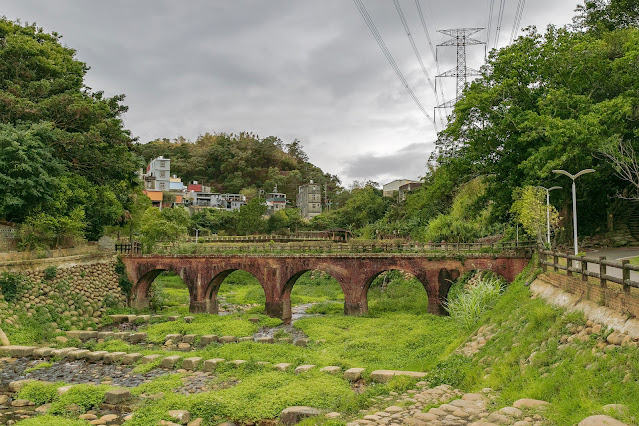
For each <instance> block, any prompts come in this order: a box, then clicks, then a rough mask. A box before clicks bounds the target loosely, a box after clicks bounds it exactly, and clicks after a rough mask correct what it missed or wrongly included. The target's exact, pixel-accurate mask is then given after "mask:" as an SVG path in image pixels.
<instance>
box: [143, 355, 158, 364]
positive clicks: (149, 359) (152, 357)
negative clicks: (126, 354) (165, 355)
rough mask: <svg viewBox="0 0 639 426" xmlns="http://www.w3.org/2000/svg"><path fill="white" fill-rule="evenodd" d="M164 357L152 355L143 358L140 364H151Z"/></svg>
mask: <svg viewBox="0 0 639 426" xmlns="http://www.w3.org/2000/svg"><path fill="white" fill-rule="evenodd" d="M161 356H162V355H159V354H152V355H146V356H143V357H142V358H141V359H140V364H149V363H151V362H154V361H155V360H157V359H158V358H160V357H161Z"/></svg>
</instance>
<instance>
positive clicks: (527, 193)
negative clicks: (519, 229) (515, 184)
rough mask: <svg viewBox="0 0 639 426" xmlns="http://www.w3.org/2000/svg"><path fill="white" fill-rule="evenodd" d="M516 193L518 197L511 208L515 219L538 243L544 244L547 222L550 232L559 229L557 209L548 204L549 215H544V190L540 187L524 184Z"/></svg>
mask: <svg viewBox="0 0 639 426" xmlns="http://www.w3.org/2000/svg"><path fill="white" fill-rule="evenodd" d="M517 194H518V197H517V198H516V200H515V202H514V203H513V205H512V208H511V211H512V212H513V214H514V215H515V220H517V222H519V223H521V225H522V226H523V228H524V229H525V230H526V232H527V233H528V234H529V235H531V236H534V237H535V238H536V239H537V242H538V243H539V244H542V245H545V244H546V234H547V229H548V223H550V229H551V232H552V231H553V230H557V229H559V213H558V212H557V209H556V208H555V207H554V206H550V207H549V211H550V212H549V216H547V215H546V213H547V210H546V208H547V206H546V192H545V191H544V190H543V189H541V188H536V187H533V186H526V187H524V188H523V189H522V190H520V191H518V192H517ZM548 219H549V220H548Z"/></svg>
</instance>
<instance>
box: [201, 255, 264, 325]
mask: <svg viewBox="0 0 639 426" xmlns="http://www.w3.org/2000/svg"><path fill="white" fill-rule="evenodd" d="M248 269H250V268H246V269H245V268H239V267H238V268H231V269H224V270H222V271H220V272H217V274H216V275H215V276H214V277H213V279H211V281H209V283H208V285H207V286H206V290H205V292H204V302H205V308H204V312H207V313H209V314H215V315H217V314H218V313H219V304H218V300H217V293H218V291H219V290H220V287H221V286H222V283H223V282H224V280H225V279H226V277H228V276H229V275H231V274H232V273H233V272H235V271H244V272H248V273H249V274H251V275H252V276H253V277H254V278H255V279H256V280H257V282H258V283H259V284H260V286H261V287H262V290H264V295H265V296H266V294H267V291H268V287H267V286H265V285H264V283H263V282H262V281H263V280H260V279H259V278H258V276H256V275H255V274H254V273H253V272H251V271H249V270H248Z"/></svg>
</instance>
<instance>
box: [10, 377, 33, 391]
mask: <svg viewBox="0 0 639 426" xmlns="http://www.w3.org/2000/svg"><path fill="white" fill-rule="evenodd" d="M36 381H37V380H33V379H24V380H14V381H13V382H10V383H9V392H20V390H21V389H22V388H23V387H24V385H26V384H27V383H31V382H36Z"/></svg>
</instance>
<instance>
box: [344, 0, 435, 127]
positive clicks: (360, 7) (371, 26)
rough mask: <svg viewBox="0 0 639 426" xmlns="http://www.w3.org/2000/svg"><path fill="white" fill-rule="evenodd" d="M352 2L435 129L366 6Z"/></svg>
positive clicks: (354, 0)
mask: <svg viewBox="0 0 639 426" xmlns="http://www.w3.org/2000/svg"><path fill="white" fill-rule="evenodd" d="M353 2H354V3H355V6H357V9H358V10H359V13H360V14H361V15H362V18H364V22H366V25H368V29H369V30H370V31H371V34H373V37H374V38H375V40H376V41H377V44H378V45H379V47H380V49H382V53H383V54H384V56H386V59H387V60H388V63H389V64H390V65H391V67H392V68H393V70H394V71H395V74H397V78H399V80H400V81H401V82H402V84H403V85H404V87H405V88H406V91H407V92H408V94H409V95H410V97H411V98H413V101H414V102H415V104H416V105H417V107H418V108H419V109H420V111H421V112H422V113H423V114H424V115H425V116H426V117H427V118H428V119H429V120H430V121H432V122H433V125H434V126H435V129H437V123H436V122H435V120H434V119H433V118H432V117H431V116H430V114H428V112H426V109H425V108H424V106H423V105H422V104H421V102H419V99H417V96H415V92H413V89H411V88H410V86H409V85H408V81H406V78H405V77H404V74H402V71H401V70H400V69H399V67H398V66H397V63H396V62H395V59H393V55H391V53H390V51H389V50H388V48H387V47H386V43H384V40H383V39H382V36H381V35H380V34H379V32H378V31H377V28H376V27H375V23H374V22H373V20H372V19H371V17H370V15H369V14H368V11H367V10H366V7H365V6H364V3H362V0H353Z"/></svg>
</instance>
